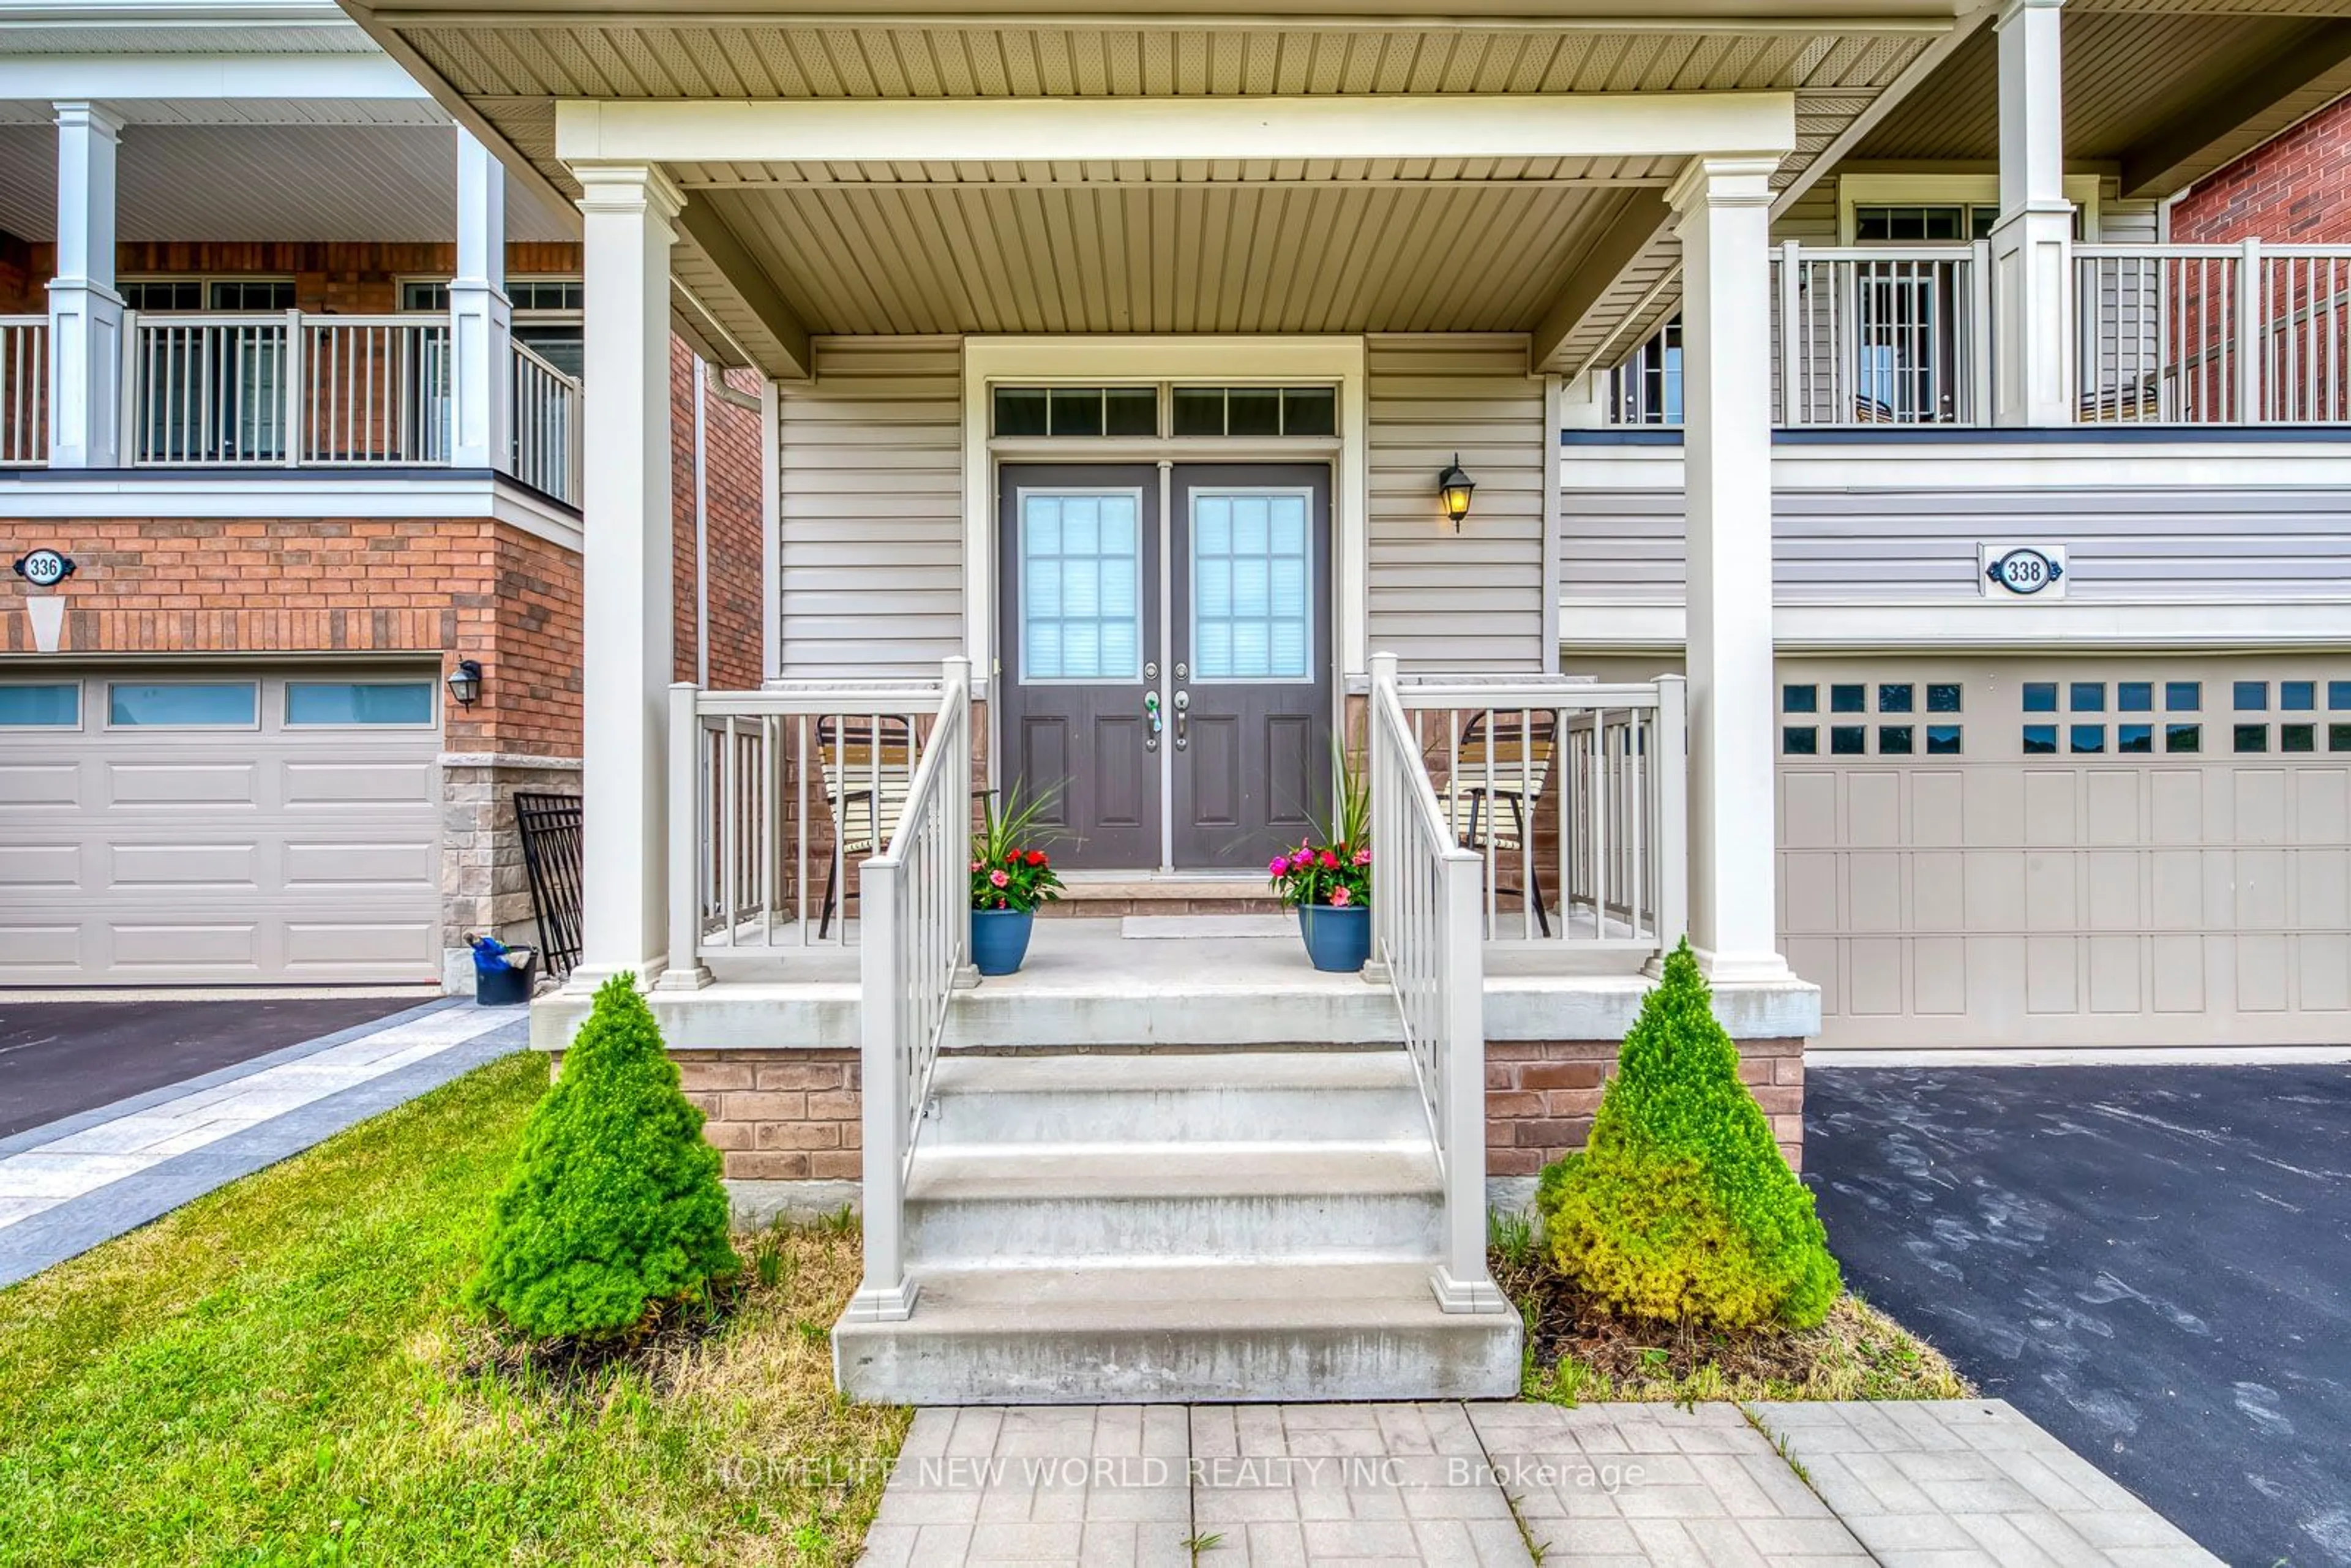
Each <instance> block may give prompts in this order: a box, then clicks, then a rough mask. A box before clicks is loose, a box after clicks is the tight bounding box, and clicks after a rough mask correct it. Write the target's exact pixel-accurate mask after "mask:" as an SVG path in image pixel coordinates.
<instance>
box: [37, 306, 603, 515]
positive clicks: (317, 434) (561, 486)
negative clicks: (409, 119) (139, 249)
mask: <svg viewBox="0 0 2351 1568" xmlns="http://www.w3.org/2000/svg"><path fill="white" fill-rule="evenodd" d="M122 345H123V347H122V364H121V369H120V382H119V384H120V386H121V387H122V389H123V407H122V426H121V428H122V431H123V434H124V440H123V458H124V462H125V465H127V466H129V467H132V468H225V469H255V468H348V469H386V468H434V467H447V466H451V465H452V464H453V453H454V452H455V440H454V433H453V424H452V422H453V415H454V413H455V387H454V381H455V374H456V365H455V356H454V355H453V353H452V352H451V347H450V345H451V321H450V318H449V316H448V314H447V313H446V312H424V311H415V312H402V313H400V314H397V315H385V316H341V315H319V314H312V313H307V312H303V311H299V310H287V311H281V312H272V313H268V314H255V313H250V312H223V313H216V314H180V313H176V312H175V313H141V312H138V311H130V312H126V313H125V314H124V316H123V326H122ZM509 348H510V353H511V365H510V368H509V370H508V373H507V375H506V376H504V377H501V378H498V380H499V382H501V383H502V384H501V385H499V386H497V387H496V388H495V389H494V391H493V393H492V395H493V396H496V397H502V398H504V399H505V400H506V403H507V409H508V414H509V417H508V420H507V430H508V432H509V433H510V436H509V441H508V448H509V450H508V453H507V464H506V465H505V471H507V472H508V473H511V474H512V475H513V476H514V477H515V478H516V479H517V480H518V481H520V482H521V483H522V484H525V485H527V486H530V487H531V488H532V489H535V490H537V491H538V492H539V493H540V494H542V495H545V496H547V497H550V498H551V499H554V500H557V501H561V502H563V503H565V504H566V505H569V506H577V505H578V504H579V500H580V450H579V444H578V442H577V440H576V438H575V437H576V433H577V432H578V430H579V428H580V382H579V381H578V380H577V379H576V378H574V377H572V376H569V375H567V374H566V373H564V371H561V370H559V369H558V368H557V367H556V366H555V365H554V364H552V363H550V362H549V361H548V360H547V358H546V357H545V356H543V355H541V354H539V353H538V352H537V351H536V350H533V349H532V348H531V347H530V346H529V345H528V344H526V343H522V342H519V341H517V342H514V343H512V344H510V345H509ZM49 397H50V392H49V320H48V318H47V317H46V316H0V466H6V467H20V468H37V467H40V466H42V465H45V464H46V463H47V460H48V451H49V427H50V419H49Z"/></svg>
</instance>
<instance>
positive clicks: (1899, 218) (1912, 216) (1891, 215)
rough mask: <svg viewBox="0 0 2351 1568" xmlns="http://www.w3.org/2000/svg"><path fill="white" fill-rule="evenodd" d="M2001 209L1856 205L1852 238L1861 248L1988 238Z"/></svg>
mask: <svg viewBox="0 0 2351 1568" xmlns="http://www.w3.org/2000/svg"><path fill="white" fill-rule="evenodd" d="M1999 221H2000V208H1999V207H1998V206H1997V205H1988V204H1981V203H1975V202H1938V203H1934V204H1927V205H1919V206H1876V205H1872V206H1855V208H1854V209H1853V237H1854V239H1855V241H1856V242H1857V243H1859V244H1862V245H1906V244H1907V245H1936V244H1943V243H1947V242H1955V241H1959V240H1973V239H1984V238H1988V237H1989V236H1990V235H1991V229H1992V225H1994V224H1995V223H1998V222H1999Z"/></svg>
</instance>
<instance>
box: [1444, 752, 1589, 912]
mask: <svg viewBox="0 0 2351 1568" xmlns="http://www.w3.org/2000/svg"><path fill="white" fill-rule="evenodd" d="M1487 717H1488V715H1486V714H1485V713H1483V712H1479V713H1475V714H1472V715H1471V716H1470V717H1469V723H1468V727H1465V728H1464V729H1463V730H1462V732H1461V740H1460V744H1459V746H1458V748H1457V749H1456V751H1455V753H1454V755H1453V757H1452V758H1451V761H1452V764H1453V771H1452V774H1451V776H1450V777H1449V778H1448V779H1447V780H1446V785H1445V814H1446V817H1447V821H1449V822H1450V823H1451V824H1452V828H1453V836H1454V838H1455V839H1456V840H1457V841H1459V843H1460V845H1461V847H1462V848H1463V849H1468V850H1476V851H1478V852H1479V853H1481V854H1482V853H1484V852H1486V850H1487V849H1488V848H1489V847H1490V848H1491V849H1492V850H1493V852H1494V863H1495V867H1496V869H1497V871H1498V872H1499V870H1500V868H1501V867H1502V866H1504V865H1506V864H1507V863H1508V862H1507V861H1506V859H1505V858H1504V857H1505V854H1506V852H1515V851H1517V850H1518V849H1519V848H1520V846H1521V845H1523V844H1526V843H1527V842H1528V831H1529V827H1528V824H1529V823H1531V821H1533V820H1534V810H1535V805H1536V803H1537V802H1538V801H1540V800H1541V799H1542V792H1543V786H1544V784H1545V783H1546V782H1547V781H1548V780H1549V779H1550V777H1551V756H1552V749H1553V747H1554V744H1555V742H1556V740H1557V738H1558V728H1559V715H1558V714H1556V713H1554V712H1552V710H1551V709H1549V708H1537V709H1535V710H1533V711H1532V712H1531V713H1526V714H1520V713H1517V712H1510V711H1506V710H1498V711H1497V712H1496V713H1495V714H1494V715H1493V718H1494V726H1493V732H1492V734H1491V735H1490V736H1489V734H1488V731H1487V726H1486V720H1487ZM1444 744H1445V742H1444V740H1443V738H1442V737H1440V738H1439V739H1438V740H1437V747H1438V748H1439V749H1440V750H1441V748H1442V747H1444ZM1431 760H1437V758H1434V757H1432V758H1431ZM1489 760H1490V761H1491V762H1492V764H1493V778H1492V781H1491V783H1490V784H1489V782H1488V779H1487V764H1488V762H1489ZM1504 808H1508V810H1509V817H1508V820H1507V821H1506V820H1505V819H1504V816H1503V809H1504ZM1534 860H1535V857H1530V859H1529V862H1528V865H1529V868H1530V871H1531V883H1532V884H1533V885H1532V890H1531V891H1532V896H1533V899H1534V906H1535V924H1536V925H1538V926H1539V927H1541V931H1542V934H1543V935H1544V936H1550V935H1551V915H1550V914H1549V913H1548V912H1547V911H1546V910H1545V909H1544V907H1543V885H1542V869H1541V867H1540V866H1539V865H1536V864H1535V863H1534ZM1494 891H1495V892H1496V893H1497V894H1503V893H1514V894H1518V895H1519V896H1520V897H1521V898H1524V897H1527V896H1528V895H1529V889H1527V888H1520V887H1504V886H1503V885H1501V883H1499V882H1497V883H1495V885H1494Z"/></svg>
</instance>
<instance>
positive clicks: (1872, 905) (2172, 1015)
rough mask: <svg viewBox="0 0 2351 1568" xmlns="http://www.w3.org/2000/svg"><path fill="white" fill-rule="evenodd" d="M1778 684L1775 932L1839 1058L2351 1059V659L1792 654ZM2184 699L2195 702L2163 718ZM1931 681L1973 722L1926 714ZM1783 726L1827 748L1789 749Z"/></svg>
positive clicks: (1956, 716) (1944, 699) (1784, 663)
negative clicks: (2233, 1053)
mask: <svg viewBox="0 0 2351 1568" xmlns="http://www.w3.org/2000/svg"><path fill="white" fill-rule="evenodd" d="M1779 679H1780V681H1781V683H1782V713H1781V718H1780V722H1781V725H1782V737H1783V738H1782V747H1783V755H1782V758H1781V771H1780V830H1781V845H1782V854H1781V862H1780V866H1781V872H1780V905H1781V923H1782V932H1783V933H1784V943H1785V946H1786V950H1787V953H1788V956H1789V960H1790V962H1791V963H1792V964H1793V965H1794V966H1795V967H1796V969H1797V972H1798V973H1800V974H1802V975H1803V976H1804V977H1806V978H1808V979H1813V980H1815V981H1817V982H1818V983H1819V984H1820V986H1821V988H1822V999H1823V1040H1822V1043H1823V1044H1824V1045H1831V1046H1855V1047H1870V1046H1878V1047H1903V1046H1938V1045H1966V1046H2023V1047H2032V1046H2043V1047H2056V1046H2105V1045H2213V1044H2337V1043H2344V1042H2351V660H2346V659H2343V658H2341V657H2321V656H2263V657H2253V656H2245V657H2236V658H2212V657H2198V658H2192V659H2169V658H2159V657H2153V656H2150V657H2146V658H2138V659H2128V658H2097V659H2022V658H2017V659H2008V658H1975V659H1947V660H1931V661H1930V660H1923V659H1886V660H1875V661H1872V660H1855V659H1840V660H1801V659H1785V660H1782V661H1781V663H1780V669H1779ZM2189 682H2193V683H2196V684H2197V692H2196V694H2195V695H2196V696H2197V698H2198V700H2197V706H2195V707H2194V708H2193V709H2188V708H2181V709H2178V710H2173V709H2170V708H2168V706H2167V702H2168V696H2169V695H2170V694H2169V692H2168V686H2169V685H2170V684H2171V683H2189ZM2241 682H2247V683H2257V684H2258V690H2259V700H2260V702H2261V704H2262V706H2258V707H2254V706H2242V707H2241V706H2240V701H2241V695H2240V693H2239V691H2238V683H2241ZM2289 683H2291V685H2289ZM1930 685H1935V686H1939V687H1941V688H1942V690H1941V692H1940V693H1938V701H1940V702H1944V703H1948V702H1949V701H1950V700H1951V698H1950V697H1949V692H1950V689H1951V688H1953V687H1956V688H1958V692H1959V697H1958V699H1957V700H1958V701H1959V711H1956V712H1951V711H1934V712H1930V711H1929V710H1928V690H1929V686H1930ZM2028 686H2030V687H2032V688H2034V691H2033V693H2032V695H2028V691H2027V688H2028ZM1788 687H1797V688H1810V692H1811V696H1812V699H1813V707H1812V708H1811V709H1807V708H1805V707H1804V706H1803V705H1802V702H1797V703H1794V704H1791V702H1790V701H1789V699H1788V697H1787V695H1786V688H1788ZM1840 688H1841V689H1840ZM1888 688H1892V689H1891V690H1888ZM2052 688H2053V690H2054V693H2055V695H2054V696H2051V695H2049V693H2050V691H2051V689H2052ZM2077 688H2078V689H2077ZM2150 692H2151V693H2152V697H2151V699H2150V695H2149V694H2150ZM1904 698H1907V703H1908V706H1907V710H1906V708H1905V706H1903V699H1904ZM2184 700H2185V697H2184V696H2183V701H2184ZM2243 700H2245V701H2246V702H2248V703H2250V702H2251V700H2252V699H2251V697H2246V698H2244V699H2243ZM2305 702H2307V704H2308V706H2304V703H2305ZM2289 703H2291V704H2292V705H2293V706H2288V705H2289ZM1888 704H1891V705H1892V706H1887V705H1888ZM2051 704H2054V707H2053V708H2052V707H2051V706H2050V705H2051ZM2126 704H2128V705H2129V706H2128V707H2127V709H2126V706H2125V705H2126ZM2330 705H2334V706H2330ZM1929 725H1936V726H1943V727H1956V728H1957V730H1958V732H1959V738H1958V740H1957V742H1956V744H1958V745H1959V752H1958V754H1957V755H1951V754H1949V746H1950V745H1951V744H1954V742H1953V741H1952V740H1951V739H1950V737H1949V733H1948V731H1946V733H1945V734H1944V735H1943V736H1941V737H1938V745H1939V746H1940V747H1942V750H1941V751H1939V752H1938V754H1937V755H1932V756H1929V755H1927V744H1926V741H1927V727H1928V726H1929ZM2174 725H2193V726H2195V727H2197V738H2198V740H2199V747H2198V748H2197V749H2195V750H2186V749H2175V748H2173V747H2171V745H2170V740H2171V727H2172V726H2174ZM2142 727H2145V728H2142ZM1790 729H1804V730H1809V731H1811V732H1812V737H1813V745H1814V747H1815V749H1814V750H1813V751H1812V752H1811V753H1809V754H1807V753H1804V752H1802V750H1801V748H1798V749H1797V750H1796V752H1795V754H1792V755H1791V754H1789V752H1788V740H1787V732H1788V731H1789V730H1790ZM1889 729H1890V730H1891V731H1892V732H1893V733H1892V734H1890V735H1889V734H1887V733H1886V732H1887V731H1888V730H1889ZM2149 730H2151V731H2152V736H2151V738H2150V737H2148V731H2149ZM2246 730H2252V731H2255V732H2258V733H2255V734H2252V735H2251V736H2250V737H2248V736H2246V735H2245V734H2243V733H2241V732H2242V731H2246ZM1840 732H1841V733H1840ZM2051 737H2053V738H2051ZM2126 737H2128V745H2129V747H2130V749H2127V750H2126V749H2125V745H2126ZM2185 738H2186V737H2184V736H2183V737H2181V739H2182V740H2183V742H2184V739H2185ZM1906 744H1907V747H1909V749H1907V750H1905V749H1904V746H1905V745H1906ZM2140 747H2145V749H2140Z"/></svg>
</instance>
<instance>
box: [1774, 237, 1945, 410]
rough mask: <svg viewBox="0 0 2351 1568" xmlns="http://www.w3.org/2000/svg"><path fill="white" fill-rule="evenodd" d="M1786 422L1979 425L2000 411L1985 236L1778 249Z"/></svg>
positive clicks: (1777, 306)
mask: <svg viewBox="0 0 2351 1568" xmlns="http://www.w3.org/2000/svg"><path fill="white" fill-rule="evenodd" d="M1771 272H1772V284H1773V287H1772V330H1773V334H1774V337H1775V340H1776V341H1777V344H1778V346H1779V352H1778V353H1777V354H1776V355H1774V357H1773V369H1774V373H1775V376H1776V379H1777V383H1778V384H1777V385H1776V387H1775V388H1774V392H1775V393H1776V396H1777V402H1776V405H1775V406H1776V407H1777V409H1778V411H1779V423H1781V424H1782V425H1783V426H1789V427H1796V426H1818V425H1829V426H1837V425H1873V424H1913V425H1915V424H1976V423H1982V422H1983V421H1984V419H1985V416H1986V415H1987V414H1988V413H1989V412H1990V410H1989V407H1988V405H1987V402H1986V398H1987V394H1988V392H1989V388H1990V386H1991V331H1990V326H1991V292H1990V289H1991V266H1990V264H1989V260H1988V257H1987V254H1986V250H1985V247H1984V246H1980V245H1977V246H1909V247H1900V248H1896V247H1893V246H1855V247H1850V248H1844V249H1823V248H1821V247H1818V246H1809V247H1808V246H1799V245H1797V244H1796V243H1794V242H1793V241H1790V242H1789V243H1787V244H1785V245H1782V246H1781V247H1780V248H1779V252H1778V254H1777V255H1775V256H1773V258H1772V262H1771Z"/></svg>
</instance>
